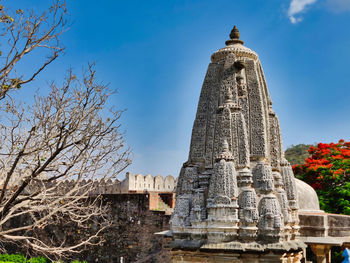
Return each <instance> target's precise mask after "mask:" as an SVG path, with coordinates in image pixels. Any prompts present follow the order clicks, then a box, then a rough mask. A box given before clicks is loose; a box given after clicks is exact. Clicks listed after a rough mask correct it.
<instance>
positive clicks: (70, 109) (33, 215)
mask: <svg viewBox="0 0 350 263" xmlns="http://www.w3.org/2000/svg"><path fill="white" fill-rule="evenodd" d="M50 88H51V92H50V94H49V95H48V96H46V97H43V96H36V98H35V103H34V105H33V106H29V108H27V109H23V108H22V107H19V106H18V103H17V104H16V103H15V102H14V101H12V100H11V99H10V98H9V97H6V98H5V99H4V100H2V106H0V109H4V110H3V112H2V116H3V119H4V120H3V121H2V122H1V123H0V135H1V138H2V140H1V142H0V175H1V176H0V186H2V188H1V189H0V244H1V245H3V244H6V243H9V242H14V243H20V244H21V246H22V247H25V248H27V249H28V250H32V251H37V252H40V253H42V254H44V255H46V256H50V257H54V258H60V257H63V256H66V255H67V254H69V253H76V252H79V251H81V250H82V249H84V248H85V247H86V246H87V245H91V244H100V242H101V240H102V239H101V237H100V236H99V233H100V232H101V231H102V230H103V229H105V228H106V227H108V226H109V225H110V222H109V221H108V220H107V209H108V208H107V207H106V206H103V205H102V202H101V199H100V198H99V197H92V196H91V193H92V192H93V191H94V187H95V186H94V183H93V182H94V181H93V180H94V179H98V180H107V179H108V178H115V176H116V175H117V174H118V173H120V172H121V171H122V170H124V169H125V168H126V167H127V166H128V165H129V164H130V159H129V156H130V150H129V148H128V147H126V146H125V143H124V136H123V133H121V132H120V117H121V114H122V111H120V110H118V111H114V110H107V105H106V103H107V100H108V98H109V97H110V95H111V94H112V92H111V91H110V90H109V89H108V87H107V86H105V85H102V84H99V83H97V82H96V80H95V70H94V65H89V66H88V70H87V71H86V72H85V73H84V74H83V76H82V77H81V78H79V77H77V76H76V75H74V74H73V72H72V71H71V70H70V71H69V72H68V76H67V79H66V81H65V83H63V84H62V85H61V86H58V85H56V84H55V83H52V84H51V87H50ZM68 180H69V182H70V185H69V187H67V185H65V182H67V181H68ZM19 218H24V219H26V220H22V223H21V224H20V225H13V224H11V222H13V220H16V219H17V220H18V219H19ZM63 222H65V223H66V224H75V225H76V226H77V227H82V228H89V225H91V224H95V225H96V226H97V227H96V229H95V231H93V232H92V233H90V234H89V235H82V236H81V238H80V239H78V240H76V242H74V243H71V241H68V240H67V239H66V238H65V237H62V238H59V237H52V238H49V239H47V238H46V239H45V240H43V236H44V235H42V233H43V232H42V231H48V229H49V228H50V227H51V226H53V225H55V224H56V225H57V224H62V223H63Z"/></svg>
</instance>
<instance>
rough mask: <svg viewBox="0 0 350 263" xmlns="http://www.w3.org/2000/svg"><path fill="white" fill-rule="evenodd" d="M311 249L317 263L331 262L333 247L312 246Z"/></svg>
mask: <svg viewBox="0 0 350 263" xmlns="http://www.w3.org/2000/svg"><path fill="white" fill-rule="evenodd" d="M310 247H311V250H312V252H313V253H314V254H315V255H316V259H317V263H330V262H331V245H321V244H311V245H310Z"/></svg>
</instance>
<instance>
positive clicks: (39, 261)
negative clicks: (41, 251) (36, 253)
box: [27, 257, 51, 263]
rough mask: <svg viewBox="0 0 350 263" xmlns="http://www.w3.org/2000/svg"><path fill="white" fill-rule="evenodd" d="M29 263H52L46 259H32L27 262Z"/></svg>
mask: <svg viewBox="0 0 350 263" xmlns="http://www.w3.org/2000/svg"><path fill="white" fill-rule="evenodd" d="M27 262H28V263H50V262H51V261H50V260H48V259H47V258H44V257H36V258H31V259H29V260H28V261H27Z"/></svg>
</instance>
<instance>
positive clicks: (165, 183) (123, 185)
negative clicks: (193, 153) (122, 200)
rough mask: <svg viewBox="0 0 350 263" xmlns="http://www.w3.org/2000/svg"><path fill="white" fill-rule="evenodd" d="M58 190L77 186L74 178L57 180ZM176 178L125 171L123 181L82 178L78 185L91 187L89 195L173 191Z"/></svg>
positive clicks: (66, 189)
mask: <svg viewBox="0 0 350 263" xmlns="http://www.w3.org/2000/svg"><path fill="white" fill-rule="evenodd" d="M58 183H59V185H58V191H59V192H62V193H64V192H66V191H68V190H71V189H72V188H73V187H76V186H77V181H76V180H64V181H60V182H58ZM176 183H177V182H176V179H175V178H174V177H173V176H171V175H168V176H166V177H165V178H163V177H162V176H160V175H156V176H152V175H150V174H147V175H145V176H144V175H142V174H132V173H129V172H127V173H126V177H125V179H124V180H123V181H119V180H117V179H116V180H111V179H108V180H104V179H101V180H82V181H81V182H80V183H79V185H81V186H83V185H86V187H88V188H91V190H90V193H89V195H91V196H94V195H99V194H126V193H143V192H165V193H173V192H174V191H175V186H176Z"/></svg>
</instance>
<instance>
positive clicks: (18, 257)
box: [0, 254, 27, 263]
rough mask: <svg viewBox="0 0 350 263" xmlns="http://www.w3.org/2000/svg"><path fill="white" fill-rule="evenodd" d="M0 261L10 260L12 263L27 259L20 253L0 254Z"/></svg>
mask: <svg viewBox="0 0 350 263" xmlns="http://www.w3.org/2000/svg"><path fill="white" fill-rule="evenodd" d="M0 261H3V262H12V263H26V262H27V259H26V258H25V256H23V255H20V254H17V255H16V254H11V255H9V254H1V255H0Z"/></svg>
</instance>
